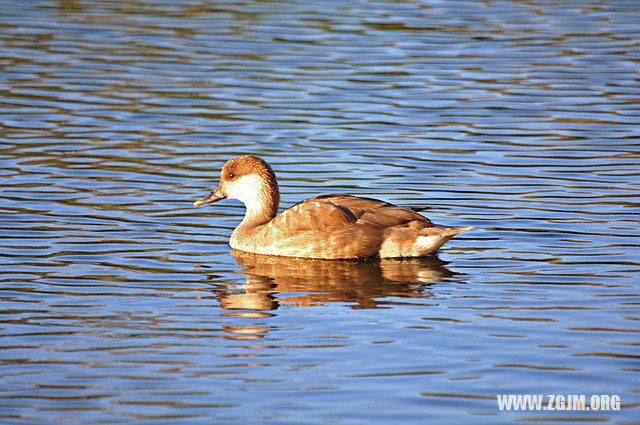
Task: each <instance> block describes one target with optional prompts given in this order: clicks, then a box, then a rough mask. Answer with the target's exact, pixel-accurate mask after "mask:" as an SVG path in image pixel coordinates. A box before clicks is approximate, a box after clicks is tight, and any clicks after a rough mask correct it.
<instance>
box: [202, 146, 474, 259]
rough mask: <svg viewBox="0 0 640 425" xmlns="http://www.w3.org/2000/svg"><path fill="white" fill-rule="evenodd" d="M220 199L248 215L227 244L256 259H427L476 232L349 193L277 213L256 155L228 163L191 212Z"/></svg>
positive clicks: (275, 193)
mask: <svg viewBox="0 0 640 425" xmlns="http://www.w3.org/2000/svg"><path fill="white" fill-rule="evenodd" d="M223 199H235V200H238V201H240V202H242V203H243V204H244V206H245V208H246V212H245V215H244V218H243V219H242V221H241V222H240V224H239V225H238V226H237V227H236V228H235V230H234V231H233V233H232V234H231V238H230V240H229V245H230V246H231V248H233V249H235V250H240V251H244V252H248V253H254V254H264V255H276V256H283V257H300V258H313V259H326V260H343V259H370V258H406V257H425V256H431V255H433V254H435V253H436V251H437V250H438V249H439V248H440V247H441V246H442V245H443V244H444V243H445V242H447V241H448V240H449V239H451V238H452V237H454V236H455V235H457V234H459V233H461V232H464V231H467V230H470V229H472V228H473V226H453V227H446V226H439V225H436V224H434V223H432V222H431V221H430V220H429V219H428V218H426V217H424V216H423V215H421V214H418V213H417V212H415V211H413V210H411V209H409V208H404V207H400V206H397V205H393V204H390V203H388V202H385V201H380V200H377V199H372V198H365V197H360V196H352V195H347V194H327V195H319V196H314V197H312V198H309V199H307V200H305V201H302V202H299V203H297V204H295V205H294V206H292V207H291V208H289V209H286V210H284V211H283V212H282V213H280V214H278V209H279V205H280V191H279V188H278V181H277V179H276V175H275V173H274V171H273V169H272V168H271V166H270V165H269V164H268V163H267V162H266V161H264V160H263V159H261V158H259V157H257V156H254V155H242V156H237V157H235V158H232V159H230V160H228V161H227V162H226V163H225V164H224V166H223V167H222V171H221V173H220V181H219V182H218V185H217V186H216V187H215V188H214V189H213V190H212V191H211V192H210V193H209V194H208V195H207V196H206V197H204V198H202V199H200V200H197V201H195V202H194V204H193V206H194V207H195V208H198V207H200V206H202V205H205V204H211V203H214V202H218V201H221V200H223Z"/></svg>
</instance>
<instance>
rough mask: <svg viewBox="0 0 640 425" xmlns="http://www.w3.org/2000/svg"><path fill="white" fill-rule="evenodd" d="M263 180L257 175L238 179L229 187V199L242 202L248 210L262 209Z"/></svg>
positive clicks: (229, 184)
mask: <svg viewBox="0 0 640 425" xmlns="http://www.w3.org/2000/svg"><path fill="white" fill-rule="evenodd" d="M261 185H262V180H261V179H260V178H259V177H258V176H257V175H256V174H249V175H246V176H242V177H238V178H237V179H236V180H234V181H233V182H229V183H228V186H227V188H226V189H227V197H229V198H231V199H237V200H238V201H241V202H242V203H243V204H244V205H245V207H246V208H247V209H248V210H253V209H260V205H261V202H260V192H261V189H262V187H261Z"/></svg>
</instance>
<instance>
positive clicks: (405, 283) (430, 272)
mask: <svg viewBox="0 0 640 425" xmlns="http://www.w3.org/2000/svg"><path fill="white" fill-rule="evenodd" d="M231 255H232V256H233V257H234V258H235V260H236V261H237V263H238V264H239V265H241V266H243V267H244V269H242V270H239V271H237V273H242V274H245V275H246V277H247V278H246V283H245V284H244V285H241V286H238V285H232V286H231V285H230V286H222V287H219V297H220V303H221V306H222V307H223V308H225V309H243V310H274V309H276V308H278V306H279V304H280V303H281V302H286V303H290V304H294V305H298V306H312V305H319V304H324V303H328V302H345V303H352V304H353V307H354V308H376V307H380V306H382V305H388V304H394V303H395V304H397V303H402V302H403V299H409V298H413V299H415V298H422V299H425V298H430V297H432V296H433V294H432V293H431V292H430V291H429V287H430V285H432V284H434V283H437V282H441V281H442V280H444V279H446V278H449V277H452V276H455V275H457V274H456V273H453V272H451V271H449V270H448V269H447V268H446V267H445V264H446V263H445V262H444V261H442V260H440V259H439V258H437V257H426V258H406V259H383V260H369V261H362V260H361V261H357V260H314V259H306V258H293V257H278V256H269V255H261V254H253V253H248V252H244V251H239V250H232V251H231ZM405 301H406V300H405Z"/></svg>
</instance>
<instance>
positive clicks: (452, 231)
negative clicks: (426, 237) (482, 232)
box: [442, 226, 473, 238]
mask: <svg viewBox="0 0 640 425" xmlns="http://www.w3.org/2000/svg"><path fill="white" fill-rule="evenodd" d="M471 229H473V226H455V227H445V228H444V229H442V235H443V236H446V237H450V238H451V237H453V236H455V235H457V234H458V233H462V232H466V231H467V230H471Z"/></svg>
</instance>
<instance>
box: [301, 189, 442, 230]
mask: <svg viewBox="0 0 640 425" xmlns="http://www.w3.org/2000/svg"><path fill="white" fill-rule="evenodd" d="M311 201H313V202H326V203H330V204H332V205H335V206H337V207H341V208H342V209H343V210H347V211H349V212H350V213H351V214H353V215H354V216H355V217H356V219H357V220H359V221H365V222H367V223H371V224H374V225H376V226H380V227H383V228H387V227H393V226H399V225H404V224H408V223H411V222H416V223H412V224H415V225H419V226H420V227H432V226H435V225H434V224H433V223H432V222H431V221H430V220H429V219H428V218H426V217H424V216H422V215H420V214H418V213H416V212H414V211H412V210H410V209H408V208H403V207H399V206H397V205H393V204H390V203H388V202H384V201H379V200H377V199H372V198H363V197H359V196H351V195H337V194H332V195H320V196H316V197H313V198H310V199H308V200H306V201H304V203H306V202H311Z"/></svg>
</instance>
